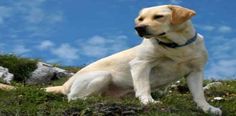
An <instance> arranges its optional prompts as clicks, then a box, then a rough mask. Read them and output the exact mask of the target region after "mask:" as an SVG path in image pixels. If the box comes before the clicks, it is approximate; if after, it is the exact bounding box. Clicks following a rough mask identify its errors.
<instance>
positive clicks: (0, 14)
mask: <svg viewBox="0 0 236 116" xmlns="http://www.w3.org/2000/svg"><path fill="white" fill-rule="evenodd" d="M47 2H48V1H46V0H18V1H8V2H7V4H6V5H2V6H0V24H1V23H6V24H9V25H11V24H12V22H14V26H13V27H12V28H10V29H6V30H5V31H7V32H8V33H11V34H10V35H5V36H7V37H9V38H11V35H15V36H14V37H19V36H18V35H20V34H22V33H29V34H24V35H25V36H27V37H46V36H49V35H50V34H51V33H53V32H54V29H52V28H54V27H56V26H58V23H61V22H63V20H64V14H63V12H62V10H60V9H50V8H48V7H47V6H45V4H47ZM55 2H56V1H55ZM8 19H9V20H8ZM14 19H17V20H14ZM5 26H8V25H5ZM22 27H24V28H22ZM21 37H22V36H21ZM27 37H25V38H27Z"/></svg>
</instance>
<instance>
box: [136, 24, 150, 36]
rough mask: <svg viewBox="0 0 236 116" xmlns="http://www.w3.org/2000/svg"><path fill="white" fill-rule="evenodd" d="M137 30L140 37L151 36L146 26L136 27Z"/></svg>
mask: <svg viewBox="0 0 236 116" xmlns="http://www.w3.org/2000/svg"><path fill="white" fill-rule="evenodd" d="M135 30H136V31H137V32H138V35H139V36H140V37H143V36H146V35H150V34H149V33H148V31H147V26H146V25H139V26H136V27H135Z"/></svg>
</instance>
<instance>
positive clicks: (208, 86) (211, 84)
mask: <svg viewBox="0 0 236 116" xmlns="http://www.w3.org/2000/svg"><path fill="white" fill-rule="evenodd" d="M220 85H222V83H221V82H212V83H209V84H207V85H206V86H205V87H203V90H208V89H210V88H212V87H217V86H220Z"/></svg>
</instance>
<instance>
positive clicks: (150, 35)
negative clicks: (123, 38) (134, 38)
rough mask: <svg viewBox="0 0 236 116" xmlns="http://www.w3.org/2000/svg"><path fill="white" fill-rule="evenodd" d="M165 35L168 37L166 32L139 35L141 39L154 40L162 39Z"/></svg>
mask: <svg viewBox="0 0 236 116" xmlns="http://www.w3.org/2000/svg"><path fill="white" fill-rule="evenodd" d="M138 34H139V33H138ZM164 35H166V32H162V33H160V34H157V35H156V34H155V35H154V34H149V33H146V34H139V36H140V37H145V38H153V37H162V36H164Z"/></svg>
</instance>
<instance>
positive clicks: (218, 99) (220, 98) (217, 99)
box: [214, 97, 223, 101]
mask: <svg viewBox="0 0 236 116" xmlns="http://www.w3.org/2000/svg"><path fill="white" fill-rule="evenodd" d="M214 100H215V101H221V100H223V98H222V97H214Z"/></svg>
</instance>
